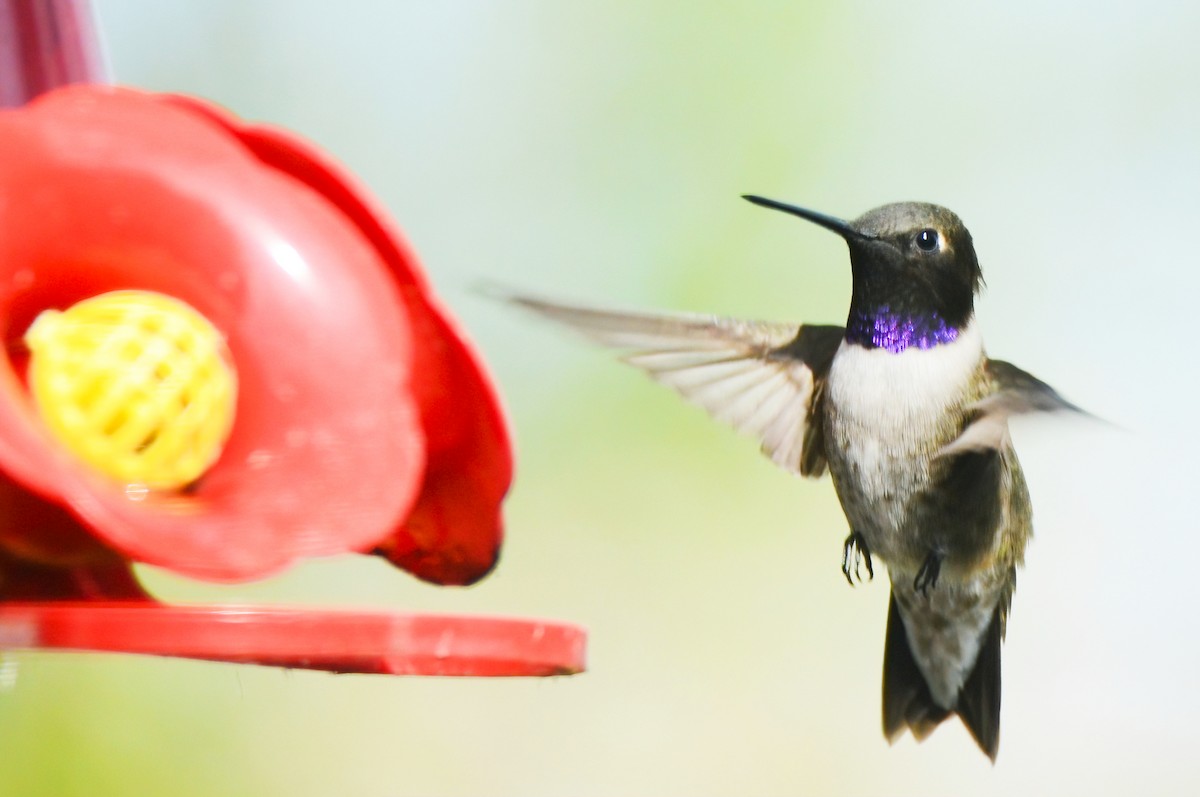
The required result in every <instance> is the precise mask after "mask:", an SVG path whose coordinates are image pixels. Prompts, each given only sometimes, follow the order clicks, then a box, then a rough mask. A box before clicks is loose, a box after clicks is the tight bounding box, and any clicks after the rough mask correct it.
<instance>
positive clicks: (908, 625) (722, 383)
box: [508, 196, 1077, 760]
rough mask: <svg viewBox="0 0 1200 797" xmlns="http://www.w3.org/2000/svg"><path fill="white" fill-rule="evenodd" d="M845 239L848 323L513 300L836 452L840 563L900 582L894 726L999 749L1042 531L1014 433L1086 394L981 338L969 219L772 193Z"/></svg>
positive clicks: (785, 447)
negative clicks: (1010, 665)
mask: <svg viewBox="0 0 1200 797" xmlns="http://www.w3.org/2000/svg"><path fill="white" fill-rule="evenodd" d="M745 199H747V200H749V201H750V202H753V203H754V204H756V205H761V206H763V207H768V208H773V209H775V210H781V211H784V212H786V213H790V214H793V215H796V216H799V217H800V218H803V219H807V220H808V221H811V222H814V223H815V224H818V225H820V226H822V227H825V228H826V229H829V230H832V231H833V232H835V233H837V234H838V235H840V236H841V237H842V238H843V239H844V240H845V241H846V243H847V244H848V245H849V249H850V266H851V271H852V277H853V281H852V285H853V287H852V292H851V297H850V313H849V316H848V318H847V321H846V326H845V327H838V326H814V325H809V324H805V325H802V326H800V327H799V328H798V329H797V327H796V325H794V324H777V323H766V322H757V321H741V320H735V319H728V318H719V317H712V316H700V315H660V314H645V313H633V312H614V311H609V310H600V309H593V308H589V307H583V306H576V305H567V304H560V303H557V302H550V301H545V300H542V299H535V298H531V297H526V296H509V297H508V298H510V299H511V300H512V301H513V302H515V303H516V304H518V305H522V306H524V307H526V308H528V309H530V310H533V311H535V312H537V313H539V314H541V315H543V316H546V317H549V318H551V319H553V320H556V321H559V322H563V323H565V324H566V325H568V326H570V327H574V328H575V329H577V330H578V331H580V332H582V333H584V334H586V335H587V336H589V337H590V338H592V339H594V340H596V341H598V342H600V343H602V344H605V345H608V346H612V347H616V348H620V349H624V350H626V351H627V352H628V353H627V354H626V356H625V357H624V358H623V359H624V360H625V361H626V362H628V363H630V364H632V365H634V366H637V367H638V368H640V369H642V370H643V371H645V372H647V373H648V374H649V375H650V376H652V377H653V378H654V379H656V380H657V381H659V382H662V383H664V384H666V385H668V386H670V387H672V388H674V389H675V390H677V391H678V392H679V393H681V394H682V395H683V396H684V397H685V398H687V399H689V400H691V401H693V402H695V403H696V404H699V405H700V406H701V407H703V408H705V409H706V410H708V411H709V412H710V413H711V414H712V415H713V416H714V417H716V418H717V419H719V420H722V421H725V422H728V423H730V424H732V425H733V426H734V427H736V428H737V429H739V430H740V431H743V432H746V433H749V434H751V435H753V436H755V437H757V438H758V439H759V440H760V441H761V443H762V447H763V451H764V452H765V453H766V454H767V455H768V456H770V458H771V459H772V460H773V461H775V462H776V463H777V464H778V465H780V466H782V467H784V468H787V469H789V470H792V471H795V472H798V473H800V474H802V475H804V476H814V477H815V476H820V475H822V474H823V473H824V472H825V471H826V470H828V471H829V473H830V475H831V476H832V478H833V484H834V487H835V489H836V491H837V495H838V498H839V500H840V501H841V504H842V509H843V510H844V512H845V514H846V519H847V520H848V521H849V524H850V534H849V536H848V537H847V538H846V540H845V543H844V545H843V549H842V572H843V573H844V574H845V576H846V578H847V580H849V581H850V582H851V584H853V583H854V578H859V577H860V573H861V569H862V566H863V565H865V567H866V570H867V572H868V574H869V575H873V574H874V571H873V564H872V556H874V557H877V558H879V559H882V560H883V561H884V562H886V563H887V565H888V573H889V576H890V578H891V582H892V589H891V602H890V606H889V610H888V621H887V637H886V642H885V648H884V663H883V731H884V734H885V736H886V737H887V739H888V740H889V741H894V740H895V739H896V738H897V737H899V736H900V735H901V734H902V733H903V732H904V730H905V729H908V730H910V731H912V733H913V734H914V736H915V737H916V738H917V739H918V740H921V739H924V738H925V737H926V736H928V735H929V734H930V733H931V732H932V731H933V729H934V728H936V727H937V726H938V725H939V724H940V723H941V722H942V721H943V720H945V719H946V718H947V717H949V716H950V715H951V714H957V715H958V716H959V717H961V718H962V721H963V723H964V724H965V725H966V727H967V729H968V730H969V731H970V733H971V735H972V736H973V737H974V738H975V741H976V742H977V743H978V744H979V746H980V748H981V749H982V750H983V751H984V752H985V753H986V754H987V755H988V757H989V758H991V759H992V760H995V757H996V752H997V749H998V746H999V741H1000V643H1001V640H1002V638H1003V636H1004V629H1005V622H1006V619H1007V617H1008V612H1009V606H1010V602H1011V600H1012V595H1013V590H1014V588H1015V586H1016V570H1017V567H1018V566H1019V565H1020V564H1021V563H1022V560H1023V557H1024V554H1025V545H1026V543H1027V542H1028V540H1029V538H1030V535H1031V533H1032V517H1031V507H1030V502H1029V493H1028V491H1027V489H1026V486H1025V478H1024V476H1023V475H1022V472H1021V466H1020V464H1019V463H1018V462H1017V456H1016V453H1015V452H1014V451H1013V447H1012V443H1011V440H1010V438H1009V435H1008V419H1009V417H1010V416H1012V415H1014V414H1017V413H1025V412H1037V411H1054V410H1065V409H1069V410H1077V408H1076V407H1075V406H1074V405H1072V404H1070V403H1068V402H1067V401H1065V400H1063V399H1062V398H1061V397H1060V396H1059V395H1058V394H1057V393H1056V392H1055V391H1054V390H1053V389H1052V388H1050V387H1049V386H1048V385H1047V384H1045V383H1044V382H1042V381H1040V380H1038V379H1036V378H1034V377H1033V376H1031V375H1029V374H1028V373H1026V372H1024V371H1022V370H1020V369H1019V368H1017V367H1015V366H1013V365H1010V364H1009V363H1006V362H1002V361H1000V360H993V359H990V358H989V357H987V355H986V354H985V353H984V349H983V342H982V339H981V337H980V334H979V328H978V325H977V324H976V322H975V312H974V302H975V296H976V295H977V294H978V292H979V289H980V286H981V284H982V274H981V271H980V268H979V261H978V259H977V258H976V255H975V249H974V245H973V243H972V241H971V235H970V233H969V232H967V229H966V227H964V226H963V223H962V222H961V221H960V220H959V218H958V217H957V216H956V215H955V214H953V213H951V212H950V211H949V210H947V209H945V208H942V207H939V206H937V205H931V204H925V203H917V202H903V203H896V204H891V205H884V206H883V207H880V208H876V209H875V210H872V211H870V212H868V213H866V214H864V215H863V216H860V217H859V218H857V219H855V220H854V221H851V222H846V221H842V220H840V219H837V218H833V217H830V216H826V215H824V214H821V213H816V212H814V211H811V210H807V209H805V208H800V207H796V206H794V205H788V204H784V203H781V202H776V201H774V200H769V199H764V198H762V197H757V196H746V197H745Z"/></svg>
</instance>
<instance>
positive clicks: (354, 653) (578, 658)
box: [0, 602, 586, 677]
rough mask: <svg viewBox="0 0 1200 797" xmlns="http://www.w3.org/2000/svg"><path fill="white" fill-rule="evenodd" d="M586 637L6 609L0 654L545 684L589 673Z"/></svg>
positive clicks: (153, 612) (456, 625)
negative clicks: (58, 653) (81, 654)
mask: <svg viewBox="0 0 1200 797" xmlns="http://www.w3.org/2000/svg"><path fill="white" fill-rule="evenodd" d="M585 641H586V636H585V634H584V632H583V630H582V629H580V628H578V627H576V626H572V625H566V624H562V623H550V622H544V621H540V620H521V619H511V618H499V617H462V616H443V615H428V614H396V613H388V612H368V611H334V610H313V609H301V608H290V607H264V606H200V605H197V606H160V605H154V604H137V603H108V602H100V603H58V602H54V603H50V602H46V603H7V604H3V605H0V649H5V648H32V649H41V650H47V649H57V650H77V651H97V652H108V653H142V654H151V655H157V656H180V657H185V658H192V659H213V660H219V661H228V662H236V663H242V664H266V665H272V666H277V667H295V668H304V669H310V670H330V671H333V672H358V673H383V674H388V675H474V676H493V677H494V676H547V675H572V674H574V673H578V672H582V671H583V669H584V647H585Z"/></svg>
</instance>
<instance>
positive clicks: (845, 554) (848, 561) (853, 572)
mask: <svg viewBox="0 0 1200 797" xmlns="http://www.w3.org/2000/svg"><path fill="white" fill-rule="evenodd" d="M860 563H861V564H865V565H866V566H867V578H868V579H869V580H873V579H874V578H875V568H874V567H873V566H872V565H871V551H870V550H869V549H868V548H867V542H866V540H864V539H863V536H862V535H861V534H859V533H858V532H857V531H854V532H851V533H850V536H849V537H847V538H846V543H845V545H843V546H842V574H843V575H844V576H846V582H847V583H848V584H849V585H850V586H852V587H853V586H854V579H856V578H857V579H858V581H859V583H860V584H861V583H862V574H861V573H860V572H859V570H858V567H859V564H860Z"/></svg>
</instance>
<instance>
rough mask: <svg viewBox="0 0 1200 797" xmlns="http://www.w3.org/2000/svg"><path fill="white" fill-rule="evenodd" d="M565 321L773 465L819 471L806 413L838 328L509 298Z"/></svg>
mask: <svg viewBox="0 0 1200 797" xmlns="http://www.w3.org/2000/svg"><path fill="white" fill-rule="evenodd" d="M506 298H507V299H508V300H509V301H511V302H512V303H514V304H516V305H519V306H521V307H524V308H526V309H527V310H532V311H533V312H535V313H537V314H538V315H541V316H543V317H545V318H549V319H551V320H553V321H557V322H560V323H562V324H565V325H566V326H568V327H571V328H572V329H575V330H576V331H578V332H580V333H582V334H583V335H585V336H587V337H588V338H591V339H592V340H593V341H595V342H597V343H601V344H603V345H605V346H610V347H612V348H616V349H625V350H627V353H626V354H625V355H624V356H623V357H622V359H623V360H624V361H625V362H627V363H629V364H630V365H633V366H636V367H638V368H640V369H641V370H643V371H645V372H646V373H647V374H649V375H650V376H651V377H652V378H654V379H655V380H656V381H658V382H661V383H662V384H664V385H667V386H669V387H671V388H673V389H675V390H676V391H677V392H678V393H679V394H680V395H682V396H683V397H684V398H686V399H688V400H689V401H691V402H693V403H694V404H697V405H699V406H701V407H703V408H704V409H706V410H707V411H708V412H709V413H710V414H711V415H712V416H713V417H714V418H716V419H717V420H720V421H723V422H725V423H728V424H729V425H731V426H733V427H734V428H735V429H737V430H738V431H740V432H743V433H745V434H747V435H751V436H754V437H756V438H758V439H759V440H760V442H761V443H762V449H763V452H764V453H765V454H766V455H767V456H769V457H770V458H771V459H772V461H774V462H775V463H776V464H778V465H779V466H781V467H783V468H786V469H788V470H792V471H795V472H797V473H800V474H802V475H804V476H820V475H821V474H822V473H824V471H825V468H826V464H827V463H826V460H825V445H824V440H823V439H822V433H821V424H820V422H819V421H818V422H814V420H813V419H814V416H815V414H816V413H817V412H818V408H819V406H820V403H821V401H822V397H823V395H824V385H825V378H826V376H827V375H828V373H829V364H830V362H831V361H832V360H833V355H834V353H835V352H836V351H837V348H838V345H839V344H840V343H841V341H842V337H843V332H844V331H843V329H842V328H841V327H834V326H801V327H798V328H797V327H796V326H795V325H789V324H776V323H767V322H760V321H739V320H736V319H731V318H720V317H717V316H703V315H685V314H673V315H662V314H650V313H638V312H621V311H613V310H599V309H595V308H591V307H583V306H579V305H570V304H561V303H558V302H552V301H546V300H542V299H534V298H531V297H527V296H514V295H508V296H507V297H506Z"/></svg>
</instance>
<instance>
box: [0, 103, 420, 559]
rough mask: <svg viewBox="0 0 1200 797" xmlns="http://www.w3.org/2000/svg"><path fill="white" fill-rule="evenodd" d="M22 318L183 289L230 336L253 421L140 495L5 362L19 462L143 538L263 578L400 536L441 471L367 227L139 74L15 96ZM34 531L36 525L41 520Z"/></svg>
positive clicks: (141, 543) (144, 543)
mask: <svg viewBox="0 0 1200 797" xmlns="http://www.w3.org/2000/svg"><path fill="white" fill-rule="evenodd" d="M0 151H4V152H10V153H11V152H20V153H21V157H20V158H4V159H2V160H0V319H3V323H4V334H5V340H6V341H7V342H8V347H9V349H10V350H13V348H14V347H18V348H19V345H20V344H19V339H20V336H21V335H22V334H23V333H24V331H25V329H26V327H27V326H28V324H29V323H30V322H31V321H32V319H33V318H34V316H36V314H37V313H38V312H40V311H41V310H42V309H44V308H46V307H51V306H53V307H63V306H66V305H68V304H70V303H72V302H74V301H77V300H79V299H82V298H84V297H87V296H91V295H95V294H97V293H101V292H103V291H107V290H114V289H119V288H122V289H123V288H133V289H142V290H154V291H160V292H162V293H165V294H168V295H171V296H175V297H177V298H180V299H182V300H183V301H185V302H187V303H188V304H190V305H192V306H193V307H194V308H196V309H197V310H198V311H199V312H200V313H201V314H203V315H204V316H205V317H207V318H208V319H209V320H210V321H212V322H213V323H214V324H215V325H216V326H217V327H218V328H219V329H221V330H222V331H223V332H224V333H225V335H226V336H227V338H228V342H229V347H230V350H231V352H232V356H233V358H234V360H235V362H236V365H237V369H238V375H239V397H238V407H237V418H236V420H235V425H234V430H233V433H232V436H231V438H230V440H229V443H228V445H227V446H226V448H225V451H224V453H223V454H222V456H221V459H220V460H219V461H218V462H217V463H216V465H214V466H213V468H212V469H211V470H210V471H209V473H208V474H206V476H205V477H204V478H203V479H202V480H201V481H200V482H199V483H198V484H197V485H196V487H195V489H194V490H191V491H189V492H188V493H187V494H175V493H170V494H163V495H152V496H151V497H150V498H149V499H147V500H145V501H142V502H136V501H133V500H130V499H129V498H127V497H126V496H125V495H124V491H123V489H122V488H121V486H120V485H115V484H113V483H112V482H111V481H109V480H107V479H106V478H104V477H102V476H99V475H97V474H95V473H92V472H90V471H88V470H86V469H84V468H83V467H82V466H80V465H78V464H77V463H76V462H75V461H74V460H73V459H72V458H71V457H70V456H69V455H67V454H66V453H65V452H63V451H62V449H61V448H60V447H58V446H57V445H55V444H54V442H53V441H52V440H50V439H48V438H47V436H46V433H45V432H44V430H43V427H42V425H41V424H40V422H39V421H38V419H37V417H36V413H35V411H34V408H33V407H32V406H31V404H30V401H29V398H28V395H27V393H26V392H25V390H24V388H23V386H22V384H21V381H20V375H19V373H18V372H17V371H16V370H15V366H16V365H18V363H17V360H18V358H15V357H10V358H9V360H8V361H6V362H0V469H2V470H4V471H5V472H7V473H8V474H9V476H11V477H12V478H13V479H15V480H16V481H18V482H20V483H21V484H23V485H24V486H26V487H28V488H30V489H32V490H34V491H35V492H36V493H38V494H39V495H41V496H44V497H46V498H47V499H49V500H51V501H54V502H58V503H62V504H64V505H66V506H67V507H68V508H69V509H70V510H71V511H72V512H73V513H75V514H76V515H78V516H79V517H80V518H81V519H82V520H83V521H84V522H85V523H86V524H87V525H88V526H90V527H91V528H93V529H94V530H95V532H96V534H97V535H98V536H99V537H101V538H102V539H104V540H106V541H107V542H108V543H109V544H111V545H113V546H115V547H117V548H118V549H120V550H122V551H124V552H125V553H126V554H128V555H129V556H131V557H133V558H135V559H138V560H141V561H146V562H151V563H154V564H158V565H161V566H164V567H167V568H171V569H173V570H176V571H179V572H182V573H185V574H188V575H192V576H196V577H201V578H208V579H240V578H253V577H259V576H262V575H265V574H267V573H270V572H272V571H275V570H278V569H280V568H282V567H284V566H286V565H287V564H289V563H290V562H292V561H294V560H296V559H298V558H301V557H311V556H322V555H328V554H334V553H340V552H343V551H347V550H363V549H367V548H371V547H372V546H375V545H377V544H379V542H380V541H381V540H383V539H384V538H386V537H387V536H388V535H389V534H390V533H391V532H392V530H393V529H394V528H395V526H396V525H397V524H398V523H399V522H401V520H402V519H403V518H404V517H406V516H407V515H408V513H409V510H410V509H411V507H412V504H413V501H414V500H415V498H416V493H417V489H418V487H419V485H420V483H421V478H422V473H423V471H424V467H423V466H424V446H423V442H424V441H423V435H422V433H421V431H420V428H419V420H418V417H417V410H416V406H415V401H414V399H413V397H412V395H411V392H410V390H409V388H408V383H409V379H410V368H411V364H412V363H411V357H412V353H411V350H410V331H409V328H408V324H407V316H406V313H405V311H404V304H403V303H402V299H401V298H400V296H399V295H398V292H397V290H396V287H395V285H394V284H393V282H392V280H391V279H390V275H389V272H388V270H387V269H386V268H385V266H384V264H383V263H382V262H381V259H380V257H379V253H378V252H377V251H375V249H374V248H373V247H372V246H371V245H370V244H369V243H368V242H367V241H364V239H363V236H362V234H361V231H360V230H359V229H358V228H357V227H356V226H355V225H354V224H352V223H350V222H348V221H347V219H346V218H345V216H344V215H343V214H341V213H339V212H337V210H336V209H335V208H332V207H330V205H329V203H328V202H327V201H325V199H323V198H322V197H321V196H319V195H317V194H316V193H314V192H313V191H311V190H309V189H308V188H306V187H305V186H304V185H302V184H300V183H299V182H297V181H296V180H293V179H291V178H290V177H288V176H287V175H285V174H281V173H280V172H278V171H277V170H275V169H270V168H264V167H263V164H262V163H261V162H260V161H259V160H257V159H255V158H252V157H248V153H247V152H246V150H245V148H244V147H243V146H242V145H241V144H240V143H239V142H238V141H237V140H236V139H235V138H233V137H232V136H230V135H229V134H228V131H227V130H226V129H225V128H224V127H223V126H218V125H214V124H212V123H211V121H209V120H208V119H206V118H203V117H199V116H197V115H196V114H195V113H190V112H185V111H183V110H181V109H180V108H178V107H176V106H174V105H172V104H169V103H164V102H161V101H158V100H157V99H156V98H154V97H153V96H152V95H145V94H141V93H138V92H133V91H127V90H114V89H101V88H92V87H87V88H82V87H77V88H70V89H64V90H61V91H58V92H54V93H52V94H49V95H46V96H45V97H44V98H42V99H40V100H38V101H36V102H34V103H33V104H32V105H30V106H27V108H25V109H21V110H16V111H9V112H5V113H3V114H0ZM31 533H33V532H31Z"/></svg>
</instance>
